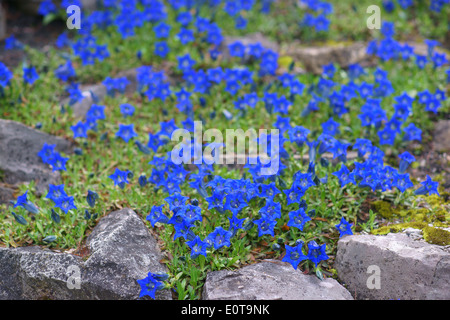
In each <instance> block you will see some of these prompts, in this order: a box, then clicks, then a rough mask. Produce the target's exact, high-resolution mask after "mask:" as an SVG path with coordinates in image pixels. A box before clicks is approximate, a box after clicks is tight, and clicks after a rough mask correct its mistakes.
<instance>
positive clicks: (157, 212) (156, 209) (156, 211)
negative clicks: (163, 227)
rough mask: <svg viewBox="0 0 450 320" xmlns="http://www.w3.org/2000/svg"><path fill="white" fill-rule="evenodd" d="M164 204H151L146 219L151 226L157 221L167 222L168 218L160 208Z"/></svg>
mask: <svg viewBox="0 0 450 320" xmlns="http://www.w3.org/2000/svg"><path fill="white" fill-rule="evenodd" d="M163 207H164V205H163V204H162V205H160V206H153V207H152V209H151V210H150V213H149V214H148V215H147V217H146V220H147V221H149V222H150V223H151V225H152V227H154V226H155V224H156V223H157V222H159V223H168V222H169V218H168V217H167V216H166V215H165V214H164V213H163V210H162V208H163Z"/></svg>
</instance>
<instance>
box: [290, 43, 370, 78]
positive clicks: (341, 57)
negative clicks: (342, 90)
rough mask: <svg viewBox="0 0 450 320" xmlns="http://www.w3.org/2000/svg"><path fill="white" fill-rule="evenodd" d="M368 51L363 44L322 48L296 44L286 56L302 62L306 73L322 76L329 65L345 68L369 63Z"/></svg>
mask: <svg viewBox="0 0 450 320" xmlns="http://www.w3.org/2000/svg"><path fill="white" fill-rule="evenodd" d="M366 51H367V45H366V44H365V43H362V42H356V43H353V44H350V45H344V44H340V45H336V46H322V47H301V46H299V45H298V44H294V45H291V46H290V47H289V48H287V50H286V55H288V56H290V57H292V58H293V59H294V61H298V62H301V63H302V64H303V67H304V69H305V70H306V71H308V72H313V73H315V74H321V73H322V71H323V66H324V65H327V64H329V63H336V64H338V65H340V66H341V67H344V68H345V67H348V66H349V65H351V64H355V63H363V62H364V61H367V59H369V56H368V55H367V53H366Z"/></svg>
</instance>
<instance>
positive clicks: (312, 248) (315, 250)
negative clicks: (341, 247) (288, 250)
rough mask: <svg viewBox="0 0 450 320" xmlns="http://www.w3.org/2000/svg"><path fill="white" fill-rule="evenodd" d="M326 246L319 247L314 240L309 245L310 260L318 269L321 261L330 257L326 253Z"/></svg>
mask: <svg viewBox="0 0 450 320" xmlns="http://www.w3.org/2000/svg"><path fill="white" fill-rule="evenodd" d="M325 249H326V245H325V244H322V245H320V246H319V245H318V244H317V243H316V242H315V241H314V240H313V241H310V242H309V243H308V255H307V257H308V260H310V261H312V262H313V263H314V264H315V266H316V268H317V265H318V264H319V263H320V261H323V260H327V259H328V256H327V254H326V252H325Z"/></svg>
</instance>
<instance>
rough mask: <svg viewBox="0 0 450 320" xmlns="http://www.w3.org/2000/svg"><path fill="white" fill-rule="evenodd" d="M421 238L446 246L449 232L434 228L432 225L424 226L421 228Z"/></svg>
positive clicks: (448, 241) (449, 241)
mask: <svg viewBox="0 0 450 320" xmlns="http://www.w3.org/2000/svg"><path fill="white" fill-rule="evenodd" d="M422 232H423V238H424V239H425V241H426V242H428V243H432V244H437V245H439V246H448V245H450V232H448V231H446V230H444V229H439V228H434V227H429V226H427V227H425V228H423V229H422Z"/></svg>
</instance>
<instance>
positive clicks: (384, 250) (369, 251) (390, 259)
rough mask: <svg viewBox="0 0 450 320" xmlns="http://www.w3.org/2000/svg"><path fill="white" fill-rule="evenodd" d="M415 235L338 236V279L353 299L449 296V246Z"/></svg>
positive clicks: (406, 298)
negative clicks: (352, 294) (434, 243)
mask: <svg viewBox="0 0 450 320" xmlns="http://www.w3.org/2000/svg"><path fill="white" fill-rule="evenodd" d="M416 235H417V234H415V235H414V233H411V232H409V233H393V234H387V235H385V236H375V235H351V236H345V237H343V238H341V239H340V240H339V242H338V249H337V255H336V259H335V264H334V267H335V269H336V270H337V274H338V277H339V279H340V280H341V281H342V282H343V283H345V284H346V285H347V288H348V290H349V291H350V292H352V293H354V297H355V299H370V300H378V299H380V300H385V299H392V300H397V299H400V300H415V299H420V300H424V299H430V300H437V299H450V290H449V288H450V250H449V249H448V248H446V247H442V246H437V245H433V244H429V243H427V242H425V241H423V240H415V239H417V237H416ZM369 267H370V268H369ZM378 271H379V273H378ZM378 276H379V278H378ZM376 278H378V279H379V286H377V279H376Z"/></svg>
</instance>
